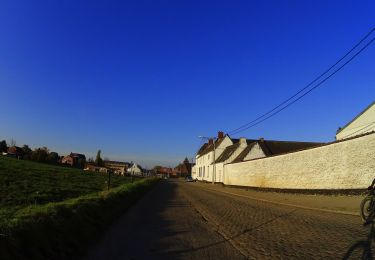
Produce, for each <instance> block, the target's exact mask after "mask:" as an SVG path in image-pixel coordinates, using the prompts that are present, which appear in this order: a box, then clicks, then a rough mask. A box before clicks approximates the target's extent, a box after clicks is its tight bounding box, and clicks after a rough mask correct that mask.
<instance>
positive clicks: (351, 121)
mask: <svg viewBox="0 0 375 260" xmlns="http://www.w3.org/2000/svg"><path fill="white" fill-rule="evenodd" d="M373 105H375V101H374V102H372V103H371V104H370V105H369V106H368V107H366V108H365V109H364V110H363V111H362V112H361V113H359V114H358V115H357V116H356V117H354V118H353V119H352V120H350V122H349V123H347V124H346V125H345V126H343V127H342V128H340V129H339V130H337V132H336V134H338V133H340V132H341V131H342V130H344V129H345V128H347V127H348V126H349V125H350V124H351V123H353V122H354V121H355V120H356V119H357V118H358V117H360V116H361V115H363V114H364V113H365V112H366V111H367V110H369V109H370V108H371V107H372V106H373Z"/></svg>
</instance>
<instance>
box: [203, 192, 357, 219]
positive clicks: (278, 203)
mask: <svg viewBox="0 0 375 260" xmlns="http://www.w3.org/2000/svg"><path fill="white" fill-rule="evenodd" d="M200 188H202V189H203V190H207V191H213V192H217V193H226V194H230V195H234V196H238V197H243V198H248V199H252V200H258V201H262V202H267V203H272V204H277V205H283V206H289V207H295V208H301V209H308V210H315V211H322V212H328V213H335V214H342V215H350V216H360V215H359V213H354V212H350V211H341V210H331V209H320V208H313V207H306V206H300V205H295V204H289V203H283V202H276V201H271V200H267V199H260V198H256V197H252V196H246V195H242V194H236V193H232V192H228V191H219V190H215V189H210V188H203V187H202V186H200Z"/></svg>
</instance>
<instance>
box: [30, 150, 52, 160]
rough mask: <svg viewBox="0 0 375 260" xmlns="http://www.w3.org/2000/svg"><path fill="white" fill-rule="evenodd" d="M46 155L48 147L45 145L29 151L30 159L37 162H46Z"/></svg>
mask: <svg viewBox="0 0 375 260" xmlns="http://www.w3.org/2000/svg"><path fill="white" fill-rule="evenodd" d="M47 156H48V149H47V148H46V147H43V148H37V149H35V150H34V151H33V152H32V153H31V160H33V161H37V162H46V160H47Z"/></svg>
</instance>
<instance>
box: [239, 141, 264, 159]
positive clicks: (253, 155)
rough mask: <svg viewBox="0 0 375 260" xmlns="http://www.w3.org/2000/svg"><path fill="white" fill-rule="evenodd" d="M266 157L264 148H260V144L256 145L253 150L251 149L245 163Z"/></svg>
mask: <svg viewBox="0 0 375 260" xmlns="http://www.w3.org/2000/svg"><path fill="white" fill-rule="evenodd" d="M263 157H266V155H265V154H264V152H263V150H262V148H260V146H259V144H258V143H256V144H255V145H254V146H253V148H251V149H250V151H249V153H248V154H247V155H246V157H245V158H244V161H248V160H252V159H258V158H263Z"/></svg>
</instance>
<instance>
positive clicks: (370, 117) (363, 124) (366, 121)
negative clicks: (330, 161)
mask: <svg viewBox="0 0 375 260" xmlns="http://www.w3.org/2000/svg"><path fill="white" fill-rule="evenodd" d="M372 131H375V104H373V105H372V106H371V107H370V108H368V109H367V110H366V111H365V112H364V113H363V114H362V115H360V116H359V117H358V118H356V119H355V120H354V121H353V122H351V123H350V124H349V125H348V126H347V127H345V128H344V129H342V131H341V132H340V133H338V134H337V135H336V139H337V140H341V139H345V138H350V137H353V136H356V135H360V134H364V133H369V132H372Z"/></svg>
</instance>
